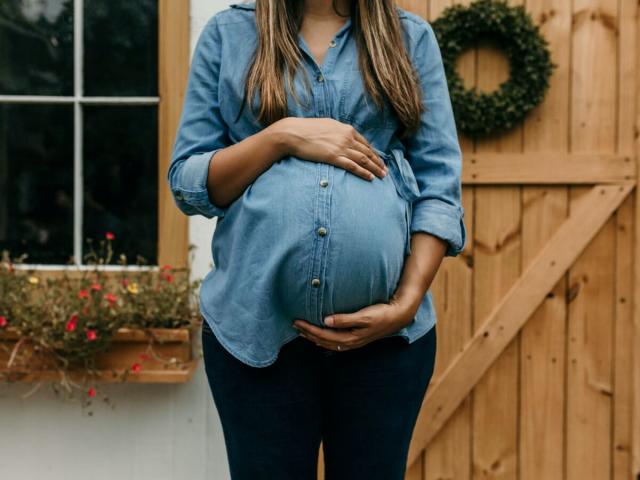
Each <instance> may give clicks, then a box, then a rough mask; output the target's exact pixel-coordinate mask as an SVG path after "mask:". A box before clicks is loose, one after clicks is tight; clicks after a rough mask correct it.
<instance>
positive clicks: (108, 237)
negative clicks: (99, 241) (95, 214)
mask: <svg viewBox="0 0 640 480" xmlns="http://www.w3.org/2000/svg"><path fill="white" fill-rule="evenodd" d="M104 236H105V238H106V239H107V240H115V239H116V236H115V235H114V234H113V233H111V232H107V233H105V235H104Z"/></svg>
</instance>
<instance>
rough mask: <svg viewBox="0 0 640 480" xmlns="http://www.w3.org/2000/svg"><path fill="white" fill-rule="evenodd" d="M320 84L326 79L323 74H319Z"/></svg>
mask: <svg viewBox="0 0 640 480" xmlns="http://www.w3.org/2000/svg"><path fill="white" fill-rule="evenodd" d="M318 82H320V83H322V82H324V77H323V76H322V74H321V73H320V74H318Z"/></svg>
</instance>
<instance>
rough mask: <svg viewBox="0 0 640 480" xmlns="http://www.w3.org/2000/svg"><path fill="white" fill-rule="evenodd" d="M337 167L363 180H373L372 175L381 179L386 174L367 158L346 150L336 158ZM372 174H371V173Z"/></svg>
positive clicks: (351, 150) (361, 154) (357, 152)
mask: <svg viewBox="0 0 640 480" xmlns="http://www.w3.org/2000/svg"><path fill="white" fill-rule="evenodd" d="M337 163H338V166H339V167H341V168H344V169H345V170H347V171H349V172H351V173H353V174H355V175H358V176H359V177H362V178H364V179H365V180H373V179H374V178H375V176H374V174H376V175H378V176H379V177H380V178H383V177H384V176H385V175H386V174H387V172H386V171H385V170H383V169H382V168H380V167H379V166H378V164H377V163H375V162H373V161H372V160H371V159H370V158H369V157H368V156H366V155H365V154H363V153H362V152H360V151H358V150H354V149H352V148H347V149H346V150H345V151H344V153H342V155H340V156H339V157H338V158H337ZM372 172H373V173H372Z"/></svg>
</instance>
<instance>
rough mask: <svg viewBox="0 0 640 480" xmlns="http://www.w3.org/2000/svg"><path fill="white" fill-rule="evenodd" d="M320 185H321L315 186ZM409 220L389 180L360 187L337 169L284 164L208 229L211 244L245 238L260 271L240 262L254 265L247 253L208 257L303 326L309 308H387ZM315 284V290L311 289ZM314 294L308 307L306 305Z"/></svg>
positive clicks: (376, 180)
mask: <svg viewBox="0 0 640 480" xmlns="http://www.w3.org/2000/svg"><path fill="white" fill-rule="evenodd" d="M390 168H391V166H390ZM321 179H327V180H329V185H328V186H327V187H321V186H320V185H319V184H320V180H321ZM409 220H410V218H407V203H406V200H405V199H404V198H402V197H401V196H400V195H399V194H398V191H397V190H396V186H395V185H394V179H393V178H392V175H391V174H390V175H387V176H385V177H384V178H382V179H380V178H378V177H376V178H374V180H373V181H367V180H364V179H362V178H360V177H358V176H356V175H354V174H352V173H350V172H347V171H346V170H344V169H342V168H338V167H335V168H334V167H330V166H329V165H326V164H317V163H314V162H309V161H305V160H302V159H299V158H296V157H287V158H286V159H283V160H281V161H279V162H276V163H275V164H274V165H272V166H271V167H270V168H269V169H268V170H267V171H265V172H264V173H263V174H262V175H260V176H259V177H258V178H257V179H256V180H255V181H254V182H253V183H252V184H251V185H250V186H249V187H248V189H247V190H246V191H245V192H244V194H243V195H242V196H241V197H240V198H239V199H238V200H237V201H236V202H234V204H233V205H232V207H231V208H230V210H229V211H228V213H227V216H226V217H225V218H224V219H223V220H222V221H221V222H219V224H218V227H217V228H216V237H218V235H233V236H237V238H238V239H241V238H251V239H252V240H253V242H249V243H250V244H251V245H255V248H259V249H260V251H262V252H264V264H263V265H255V264H254V263H253V262H254V261H250V260H248V259H249V258H255V256H253V255H247V254H248V253H250V252H246V251H245V252H242V251H234V252H233V253H232V254H231V255H230V256H228V255H229V252H222V251H220V250H219V251H218V252H216V248H215V243H216V242H214V261H215V263H216V265H218V264H220V263H222V264H224V263H226V262H228V266H229V268H231V269H240V271H236V272H235V274H239V275H243V274H244V275H250V276H251V275H253V276H255V277H256V281H257V282H258V283H257V284H258V285H262V286H263V287H265V286H267V285H268V288H269V290H270V294H271V295H273V296H275V298H277V299H278V302H277V303H278V304H279V306H280V309H281V313H283V314H285V315H287V316H288V317H290V318H292V319H293V318H303V319H307V320H311V319H309V318H308V316H309V315H308V313H309V312H310V311H311V312H313V308H314V305H317V306H318V307H317V308H319V309H320V311H321V317H323V316H325V315H328V314H331V313H349V312H353V311H356V310H359V309H361V308H363V307H365V306H367V305H371V304H374V303H379V302H387V301H388V299H389V297H390V296H391V295H392V294H393V292H394V291H395V288H396V286H397V283H398V281H399V279H400V275H401V272H402V267H403V264H404V258H405V251H406V247H407V241H408V221H409ZM320 227H323V228H324V229H325V233H326V234H325V235H320V234H319V233H318V229H319V228H320ZM218 230H219V231H218ZM242 230H244V231H242ZM246 236H249V237H246ZM225 243H226V244H229V243H230V242H225ZM231 243H233V242H231ZM216 256H217V257H218V258H215V257H216ZM267 266H268V267H267ZM261 267H265V268H261ZM316 277H317V278H319V279H320V280H321V284H320V286H319V287H311V286H310V282H311V280H312V278H316ZM317 289H320V291H318V290H317ZM318 293H321V297H320V301H319V302H318V303H317V304H316V303H314V301H313V300H311V298H312V296H313V295H317V294H318ZM247 294H248V295H250V294H251V292H247ZM311 315H313V313H311Z"/></svg>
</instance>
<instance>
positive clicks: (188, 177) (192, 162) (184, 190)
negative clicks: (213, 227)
mask: <svg viewBox="0 0 640 480" xmlns="http://www.w3.org/2000/svg"><path fill="white" fill-rule="evenodd" d="M220 150H222V148H217V149H215V150H212V151H210V152H206V153H200V154H197V155H193V156H191V157H189V158H188V159H187V160H186V161H184V162H182V168H181V171H180V180H179V181H178V182H176V184H174V186H173V188H172V191H173V195H174V198H175V200H176V203H177V204H178V206H179V207H180V209H181V210H182V211H183V212H185V213H186V214H187V215H195V214H201V215H204V216H205V217H207V218H213V217H220V218H222V217H224V215H225V213H226V212H227V209H228V207H219V206H217V205H215V204H213V203H211V200H210V199H209V192H208V190H207V178H208V176H209V163H210V162H211V160H212V159H213V156H214V155H215V154H216V153H217V152H218V151H220Z"/></svg>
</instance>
